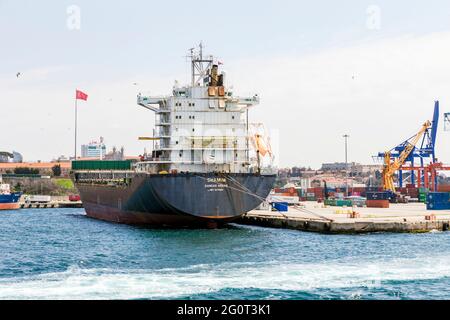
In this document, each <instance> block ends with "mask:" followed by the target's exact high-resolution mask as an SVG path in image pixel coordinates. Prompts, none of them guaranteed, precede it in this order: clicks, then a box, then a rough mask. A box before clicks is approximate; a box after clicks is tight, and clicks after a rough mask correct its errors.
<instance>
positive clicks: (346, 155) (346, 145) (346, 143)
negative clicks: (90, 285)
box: [343, 134, 350, 197]
mask: <svg viewBox="0 0 450 320" xmlns="http://www.w3.org/2000/svg"><path fill="white" fill-rule="evenodd" d="M343 137H344V139H345V195H346V196H347V197H348V138H350V135H348V134H344V135H343Z"/></svg>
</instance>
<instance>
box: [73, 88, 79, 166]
mask: <svg viewBox="0 0 450 320" xmlns="http://www.w3.org/2000/svg"><path fill="white" fill-rule="evenodd" d="M77 120H78V103H77V97H76V96H75V159H74V160H75V161H76V160H77V124H78V121H77Z"/></svg>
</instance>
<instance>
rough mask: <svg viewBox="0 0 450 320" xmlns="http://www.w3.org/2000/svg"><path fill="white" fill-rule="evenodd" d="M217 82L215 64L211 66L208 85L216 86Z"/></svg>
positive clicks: (217, 69)
mask: <svg viewBox="0 0 450 320" xmlns="http://www.w3.org/2000/svg"><path fill="white" fill-rule="evenodd" d="M218 84H219V66H218V65H216V64H215V65H213V66H212V68H211V82H210V86H211V87H217V86H218Z"/></svg>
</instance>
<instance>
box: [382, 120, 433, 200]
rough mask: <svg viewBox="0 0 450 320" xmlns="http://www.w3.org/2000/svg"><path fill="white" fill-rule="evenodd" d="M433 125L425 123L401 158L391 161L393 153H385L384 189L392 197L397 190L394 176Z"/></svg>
mask: <svg viewBox="0 0 450 320" xmlns="http://www.w3.org/2000/svg"><path fill="white" fill-rule="evenodd" d="M431 126H432V124H431V122H430V121H427V122H425V123H424V124H423V125H422V128H421V129H420V131H419V132H418V133H417V134H416V135H415V136H414V137H413V138H412V139H411V141H409V142H408V143H407V144H406V145H405V147H404V150H403V151H402V152H401V153H400V156H399V157H398V158H394V160H393V161H391V151H386V152H385V153H384V167H383V188H384V190H386V191H390V192H391V193H392V195H394V194H395V192H396V189H395V186H394V174H395V172H397V171H398V170H400V169H401V167H402V166H403V164H404V163H405V162H406V160H407V159H408V157H409V156H410V154H411V152H412V151H413V150H414V148H415V147H416V145H417V144H418V143H419V141H420V140H421V139H422V137H423V136H424V135H425V133H426V132H427V131H428V130H429V129H430V128H431Z"/></svg>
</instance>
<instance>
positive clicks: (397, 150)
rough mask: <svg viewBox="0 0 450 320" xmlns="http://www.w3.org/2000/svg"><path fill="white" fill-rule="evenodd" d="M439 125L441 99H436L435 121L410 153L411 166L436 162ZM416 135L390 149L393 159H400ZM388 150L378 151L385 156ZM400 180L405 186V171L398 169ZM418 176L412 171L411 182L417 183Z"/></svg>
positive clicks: (382, 156) (407, 161) (401, 184)
mask: <svg viewBox="0 0 450 320" xmlns="http://www.w3.org/2000/svg"><path fill="white" fill-rule="evenodd" d="M438 126H439V101H436V102H435V104H434V113H433V121H432V122H431V126H430V127H429V128H428V129H426V130H425V131H424V133H423V137H422V139H421V143H420V144H417V146H415V147H414V148H413V150H412V151H411V153H409V156H408V157H407V158H406V160H405V163H410V167H415V164H416V163H420V167H424V166H425V165H428V164H430V163H435V162H436V151H435V146H436V136H437V131H438ZM415 137H416V135H414V136H412V137H411V138H408V139H406V140H405V141H403V142H402V143H400V144H399V145H398V146H396V147H394V148H392V149H391V150H389V152H390V154H391V159H393V160H395V159H398V158H399V157H400V156H401V155H402V153H403V152H404V151H405V149H406V148H407V147H409V146H411V142H412V141H413V139H414V138H415ZM385 154H386V152H380V153H378V157H379V158H384V156H385ZM398 180H399V187H403V171H402V170H399V171H398ZM415 182H416V177H415V173H414V171H412V172H411V184H415Z"/></svg>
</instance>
